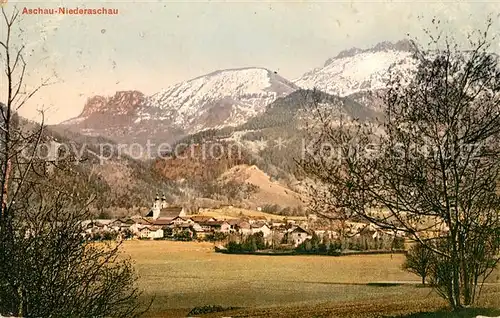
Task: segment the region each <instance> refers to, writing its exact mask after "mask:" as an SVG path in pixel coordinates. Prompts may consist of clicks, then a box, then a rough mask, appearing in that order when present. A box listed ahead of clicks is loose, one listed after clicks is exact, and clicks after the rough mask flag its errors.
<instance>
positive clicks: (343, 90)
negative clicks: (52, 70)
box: [52, 41, 415, 208]
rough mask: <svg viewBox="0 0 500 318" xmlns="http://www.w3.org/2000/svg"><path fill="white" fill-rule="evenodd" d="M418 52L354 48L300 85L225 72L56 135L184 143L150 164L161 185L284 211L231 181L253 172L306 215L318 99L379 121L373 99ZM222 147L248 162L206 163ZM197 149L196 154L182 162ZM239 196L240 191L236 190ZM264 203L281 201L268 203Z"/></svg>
mask: <svg viewBox="0 0 500 318" xmlns="http://www.w3.org/2000/svg"><path fill="white" fill-rule="evenodd" d="M410 48H411V46H410V43H409V42H408V41H399V42H396V43H390V42H382V43H379V44H377V45H375V46H374V47H372V48H368V49H358V48H352V49H349V50H346V51H343V52H341V53H339V54H338V55H337V56H335V57H333V58H330V59H328V60H327V61H326V62H325V63H324V65H323V66H322V67H318V68H316V69H313V70H311V71H309V72H307V73H305V74H304V75H302V76H301V77H299V78H297V79H295V80H288V79H285V78H284V77H282V76H280V75H279V74H277V73H276V72H273V71H270V70H269V69H265V68H258V67H248V68H240V69H227V70H219V71H215V72H212V73H210V74H206V75H203V76H200V77H197V78H194V79H191V80H188V81H185V82H181V83H178V84H175V85H172V86H170V87H167V88H165V89H164V90H161V91H160V92H157V93H155V94H153V95H150V96H146V95H144V94H143V93H141V92H140V91H120V92H116V94H115V95H114V96H110V97H105V96H94V97H90V98H89V99H88V100H87V102H86V104H85V105H84V108H83V110H82V112H81V114H80V115H79V116H77V117H75V118H72V119H70V120H67V121H65V122H63V123H61V124H59V125H56V126H54V127H52V128H53V129H54V130H55V131H57V132H58V133H61V134H77V135H83V136H91V137H96V136H100V137H104V138H106V139H107V140H110V141H111V142H113V143H116V144H128V145H130V144H132V143H139V144H142V145H144V144H146V143H150V144H156V145H158V144H161V143H168V144H169V145H171V146H174V147H175V146H178V145H180V144H182V145H183V147H184V148H183V149H182V151H181V152H180V153H175V155H171V156H168V158H162V157H161V156H153V157H147V158H143V159H148V160H150V161H143V162H144V164H146V165H147V164H149V165H150V168H151V169H150V173H152V174H154V176H155V177H154V178H156V176H160V178H161V179H162V180H163V181H164V182H167V183H168V184H169V186H173V187H176V189H177V193H178V196H177V199H178V200H180V201H182V200H184V201H185V200H192V199H193V198H206V199H210V200H216V201H221V202H226V203H227V202H231V204H234V203H235V201H240V202H243V201H244V202H246V204H247V205H249V207H253V208H255V207H256V206H258V205H259V204H273V203H275V202H272V198H273V195H272V193H271V194H270V193H267V192H265V191H264V192H263V188H264V187H271V186H270V185H269V184H265V185H264V184H262V185H259V184H253V183H252V184H250V183H249V182H247V181H242V180H244V179H245V178H241V176H240V177H239V178H236V177H234V178H233V179H231V176H233V175H236V173H230V171H233V172H235V171H252V175H253V174H255V175H258V176H259V177H258V178H257V177H255V178H247V179H248V180H264V179H265V178H263V177H262V176H263V175H266V176H267V177H268V179H269V180H268V182H280V184H281V186H283V187H285V188H287V189H288V190H289V192H290V193H292V194H293V195H291V196H290V201H289V202H290V204H292V202H293V204H294V205H295V206H289V205H288V206H287V204H286V202H287V200H286V196H282V197H281V199H280V204H281V205H282V206H283V207H285V206H287V207H288V208H297V206H296V205H297V202H299V201H300V200H299V201H297V200H298V196H299V195H298V193H300V192H301V188H300V182H298V181H297V180H296V179H295V178H294V170H295V163H294V159H295V158H296V157H297V156H299V155H300V150H301V149H300V141H301V139H303V137H304V131H303V129H302V128H303V126H304V122H305V120H306V119H307V118H308V117H309V116H310V112H309V111H308V110H307V105H310V104H311V98H313V97H312V96H313V95H314V96H316V97H315V98H319V100H317V101H316V102H318V103H320V104H321V105H322V107H330V108H332V109H333V108H335V111H338V112H339V113H342V114H343V115H345V116H346V117H349V118H352V119H354V118H356V119H360V120H368V121H370V120H374V119H375V118H378V117H379V116H381V114H380V101H378V100H377V98H376V97H374V95H373V94H371V93H373V92H376V91H378V90H381V89H384V88H385V83H386V80H387V77H388V74H389V68H391V67H392V68H394V69H395V70H396V71H398V72H400V73H402V74H405V73H406V72H410V71H411V68H412V67H413V66H414V65H415V63H414V60H413V58H412V55H411V49H410ZM313 88H314V89H315V92H314V94H313V92H312V90H311V89H313ZM318 96H319V97H318ZM215 143H217V144H219V145H223V146H228V147H229V146H231V145H237V146H238V147H239V148H238V149H239V150H240V151H241V152H242V155H240V157H239V158H238V159H237V160H235V159H234V158H228V157H227V154H224V155H223V156H221V157H218V158H217V159H216V160H208V161H207V160H203V159H202V158H203V156H204V154H202V153H201V152H202V151H201V150H200V149H202V147H201V145H210V144H212V145H213V144H215ZM187 145H196V148H191V149H188V146H187ZM189 151H190V155H188V156H182V154H186V153H188V152H189ZM147 162H150V163H147ZM248 167H253V168H252V170H248ZM255 169H257V171H255ZM104 173H106V172H104ZM109 173H112V172H109ZM245 180H246V179H245ZM163 181H162V182H163ZM273 187H274V188H276V186H272V187H271V188H273ZM235 188H236V189H238V191H239V193H235V192H234V191H233V190H231V189H235ZM259 188H260V190H259ZM238 191H236V192H238ZM257 194H258V195H257ZM252 196H253V197H254V199H253V200H252ZM257 198H258V199H257ZM262 198H267V199H271V200H270V201H269V200H268V201H269V202H267V201H266V202H261V200H262Z"/></svg>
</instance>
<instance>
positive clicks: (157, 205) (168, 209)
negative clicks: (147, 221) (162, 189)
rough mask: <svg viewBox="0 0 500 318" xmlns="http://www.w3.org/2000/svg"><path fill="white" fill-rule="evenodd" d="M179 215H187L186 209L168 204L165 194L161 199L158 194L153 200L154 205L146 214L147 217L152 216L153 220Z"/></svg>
mask: <svg viewBox="0 0 500 318" xmlns="http://www.w3.org/2000/svg"><path fill="white" fill-rule="evenodd" d="M178 216H181V217H182V216H186V211H185V210H184V208H183V207H179V206H168V204H167V199H166V198H165V195H162V197H161V200H160V197H159V195H158V194H157V195H156V197H155V200H154V202H153V207H152V208H151V210H150V211H149V212H148V214H147V215H146V217H150V218H152V219H153V220H157V219H173V218H176V217H178Z"/></svg>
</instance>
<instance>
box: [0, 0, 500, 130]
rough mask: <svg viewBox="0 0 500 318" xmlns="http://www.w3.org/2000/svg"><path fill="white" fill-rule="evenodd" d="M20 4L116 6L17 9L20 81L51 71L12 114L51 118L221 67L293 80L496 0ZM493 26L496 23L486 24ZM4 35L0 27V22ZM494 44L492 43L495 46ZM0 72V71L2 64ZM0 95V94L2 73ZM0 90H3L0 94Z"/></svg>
mask: <svg viewBox="0 0 500 318" xmlns="http://www.w3.org/2000/svg"><path fill="white" fill-rule="evenodd" d="M14 6H17V7H18V8H19V9H20V10H21V11H22V10H23V9H24V8H27V9H34V8H57V7H67V8H77V7H78V8H103V7H104V8H108V9H111V8H112V9H118V10H119V12H118V14H117V15H58V14H53V15H39V14H37V15H28V14H21V18H22V21H21V22H20V23H19V26H20V27H21V28H22V30H23V32H22V34H21V35H22V37H21V38H19V39H17V38H16V39H17V41H19V43H25V44H26V48H25V50H26V52H27V56H26V62H27V77H26V85H27V87H28V89H29V88H33V87H36V85H38V84H39V83H40V82H41V81H43V80H45V79H46V78H47V77H50V85H49V86H46V87H43V88H42V89H41V90H40V91H39V92H38V93H37V94H36V95H35V97H34V98H32V99H31V100H30V102H29V103H27V104H26V105H25V106H24V107H23V108H22V109H21V110H20V113H21V115H23V116H26V117H28V118H31V119H37V118H38V116H39V115H38V113H37V110H39V109H44V110H45V116H46V122H48V123H49V124H54V123H58V122H60V121H63V120H66V119H69V118H71V117H75V116H77V115H79V113H80V112H81V111H82V108H83V106H84V104H85V101H86V99H87V98H89V97H91V96H94V95H105V96H106V95H112V94H114V93H115V92H116V91H119V90H139V91H141V92H143V93H145V94H148V95H149V94H153V93H155V92H158V91H160V90H161V89H164V88H167V87H169V86H170V85H172V84H175V83H177V82H180V81H185V80H189V79H191V78H194V77H197V76H200V75H203V74H206V73H210V72H212V71H215V70H219V69H228V68H240V67H250V66H257V67H265V68H268V69H271V70H273V71H276V72H278V74H280V75H282V76H283V77H285V78H287V79H290V80H293V79H295V78H297V77H299V76H301V75H302V74H303V73H305V72H307V71H310V70H311V69H313V68H315V67H320V66H322V65H323V64H324V62H325V61H326V60H327V59H328V58H330V57H333V56H335V55H337V54H338V53H339V52H340V51H342V50H345V49H349V48H351V47H359V48H368V47H371V46H373V45H375V44H376V43H378V42H381V41H397V40H400V39H404V38H406V37H407V34H410V35H411V36H416V37H418V38H424V35H423V31H422V30H423V29H424V28H425V27H426V26H428V25H429V22H430V21H431V20H432V18H433V17H436V18H438V19H440V20H441V21H443V23H444V24H445V25H446V28H447V30H448V31H449V32H451V33H453V34H454V35H456V36H457V37H463V35H464V34H465V33H466V32H467V31H469V30H471V29H472V28H483V27H484V25H485V20H486V18H487V16H488V15H491V14H493V16H494V17H496V15H497V14H499V13H500V1H496V2H495V1H488V2H465V1H460V2H456V1H446V2H439V1H418V0H417V1H413V2H404V1H399V2H396V1H392V2H385V1H369V2H367V1H364V2H361V1H352V2H348V1H342V2H340V1H285V0H283V1H271V2H269V1H257V0H254V1H188V0H185V1H161V0H159V1H106V2H103V1H85V2H77V1H51V0H48V1H43V2H41V1H35V0H33V1H30V2H26V1H25V2H21V1H19V0H8V3H7V4H6V5H5V6H4V8H5V10H6V12H7V13H8V12H9V10H12V8H13V7H14ZM494 27H495V28H497V29H496V31H497V33H500V32H498V31H500V29H498V27H497V25H495V26H494ZM0 31H1V35H2V39H5V34H6V33H5V28H4V26H3V25H2V27H1V28H0ZM499 51H500V50H499ZM2 73H3V72H2ZM1 81H2V82H1V83H0V84H1V92H0V97H2V98H4V96H5V87H6V85H5V77H3V78H2V79H1ZM2 94H3V95H2Z"/></svg>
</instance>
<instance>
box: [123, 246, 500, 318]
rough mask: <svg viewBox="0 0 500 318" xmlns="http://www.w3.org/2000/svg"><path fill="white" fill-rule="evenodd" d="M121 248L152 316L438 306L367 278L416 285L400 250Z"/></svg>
mask: <svg viewBox="0 0 500 318" xmlns="http://www.w3.org/2000/svg"><path fill="white" fill-rule="evenodd" d="M124 251H125V252H126V253H127V254H129V255H130V256H131V257H132V258H133V260H134V261H135V263H136V268H137V270H138V272H139V275H140V287H141V288H142V289H143V290H144V291H145V296H146V297H151V296H153V295H154V296H155V300H154V302H153V305H152V308H151V311H150V313H149V315H150V316H152V317H182V316H185V315H186V314H187V313H188V312H189V311H190V309H192V308H193V307H195V306H203V305H221V306H224V307H240V308H241V309H239V310H236V311H233V312H232V313H231V316H232V317H237V316H253V317H256V316H261V317H266V316H279V317H293V316H296V317H312V316H317V317H328V316H343V317H346V316H348V315H347V313H352V312H357V315H354V316H370V315H372V314H373V315H375V316H376V315H380V314H390V315H395V314H401V313H411V312H415V311H420V310H425V309H427V310H437V309H439V308H441V307H443V306H444V305H445V304H444V303H443V302H442V301H441V300H440V299H439V298H438V297H437V296H436V295H435V294H434V293H433V292H432V291H431V290H430V289H427V288H421V287H416V286H414V285H412V284H403V285H398V286H384V285H383V284H373V283H378V282H392V281H399V282H409V281H415V283H418V277H416V276H414V275H412V274H409V273H407V272H404V271H402V270H401V269H400V266H401V263H402V262H403V259H404V256H403V255H396V254H395V255H393V256H392V257H391V255H364V256H343V257H325V256H258V255H227V254H218V253H214V252H213V245H212V244H211V243H194V242H169V241H127V242H125V244H124ZM487 294H488V297H486V302H485V304H484V305H485V306H488V307H492V306H493V307H500V301H498V300H499V299H500V297H499V296H500V288H497V287H496V286H488V288H487ZM495 299H496V300H495ZM374 304H377V306H374ZM213 316H214V317H217V315H213ZM218 316H219V317H221V316H227V314H226V313H225V314H224V315H220V314H219V315H218Z"/></svg>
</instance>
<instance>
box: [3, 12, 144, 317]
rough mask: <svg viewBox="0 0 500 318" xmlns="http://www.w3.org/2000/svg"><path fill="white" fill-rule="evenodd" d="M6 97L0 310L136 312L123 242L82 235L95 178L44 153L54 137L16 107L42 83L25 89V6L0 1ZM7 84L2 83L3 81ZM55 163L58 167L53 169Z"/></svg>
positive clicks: (107, 314)
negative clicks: (21, 33)
mask: <svg viewBox="0 0 500 318" xmlns="http://www.w3.org/2000/svg"><path fill="white" fill-rule="evenodd" d="M2 16H3V22H4V24H5V31H6V32H5V35H6V36H5V39H1V41H0V46H1V49H2V52H1V57H2V59H3V60H4V62H5V64H4V66H5V76H6V80H5V81H4V80H2V83H4V82H5V83H6V84H7V85H6V89H7V91H6V102H5V103H2V105H1V118H0V130H1V131H0V166H1V171H0V172H1V173H0V182H1V189H0V190H1V202H2V205H1V216H0V315H18V316H20V317H135V316H138V315H139V314H140V313H141V312H140V310H139V307H140V306H141V303H140V301H139V297H140V292H139V291H138V289H137V287H136V275H135V272H134V269H133V267H132V264H131V262H130V260H129V259H127V258H126V257H124V256H122V255H120V254H119V252H120V245H119V244H118V243H117V244H115V245H109V244H108V245H107V244H96V243H92V242H88V241H86V240H85V239H84V236H83V235H82V233H83V227H82V224H83V223H82V221H83V220H85V219H87V218H89V217H90V213H89V209H88V207H89V204H90V203H91V202H92V200H93V199H94V197H95V196H94V194H93V189H91V188H90V187H88V186H87V184H85V183H82V182H81V180H88V181H90V179H92V178H95V176H92V175H91V174H89V175H88V173H86V170H85V169H83V167H81V166H78V165H76V166H75V165H74V160H72V158H71V157H69V158H68V159H67V160H63V161H60V162H59V161H58V160H57V154H55V155H56V158H55V160H54V158H49V157H47V156H44V155H43V154H42V155H40V154H39V152H38V151H37V150H38V149H39V145H41V144H43V143H45V142H50V141H51V137H50V134H48V133H47V132H46V131H45V129H44V125H43V114H42V122H41V124H35V123H31V122H28V121H27V120H24V119H21V118H20V117H19V116H18V115H17V112H18V110H19V109H20V108H21V107H22V106H23V105H24V104H25V103H26V102H27V101H28V100H29V99H30V98H31V97H32V96H33V95H34V94H35V93H36V92H38V90H39V89H40V88H42V87H43V86H45V85H47V84H48V81H47V82H45V81H44V82H42V84H41V85H39V86H37V87H35V88H34V89H32V90H30V91H27V90H26V87H25V85H24V83H23V81H24V76H25V74H26V72H27V65H26V62H25V60H24V51H23V50H24V46H23V45H22V44H21V45H20V46H19V45H17V44H18V43H15V40H17V37H15V36H14V33H15V27H16V26H17V23H18V21H19V11H18V10H17V8H14V9H12V12H11V14H8V13H7V12H6V9H5V8H4V7H2ZM3 87H4V86H3V85H2V88H3ZM49 166H53V167H55V168H56V169H52V170H51V169H48V167H49Z"/></svg>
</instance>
